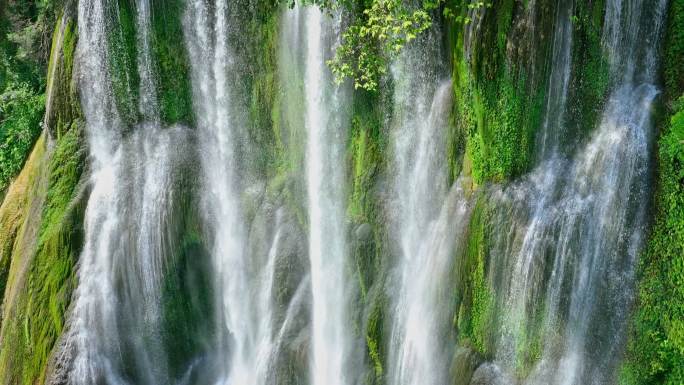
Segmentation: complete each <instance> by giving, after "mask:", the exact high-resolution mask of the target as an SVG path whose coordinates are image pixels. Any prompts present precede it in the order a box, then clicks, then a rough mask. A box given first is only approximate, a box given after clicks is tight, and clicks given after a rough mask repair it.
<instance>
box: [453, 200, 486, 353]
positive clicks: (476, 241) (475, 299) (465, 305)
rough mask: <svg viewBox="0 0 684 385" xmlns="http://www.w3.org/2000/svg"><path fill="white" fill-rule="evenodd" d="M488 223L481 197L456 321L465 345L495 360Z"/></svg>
mask: <svg viewBox="0 0 684 385" xmlns="http://www.w3.org/2000/svg"><path fill="white" fill-rule="evenodd" d="M487 223H488V221H487V206H486V200H485V198H483V197H480V198H479V199H478V201H477V203H476V205H475V208H474V209H473V213H472V215H471V219H470V224H469V226H468V240H467V244H466V249H465V252H464V255H463V257H462V258H463V261H462V262H461V268H460V270H459V271H458V272H457V274H458V276H459V279H458V280H459V282H460V284H459V285H458V288H457V293H456V298H457V302H458V309H459V310H458V313H457V314H456V318H455V320H454V321H455V325H456V328H457V329H458V338H459V341H460V343H461V344H466V345H470V346H471V347H472V348H473V349H475V350H476V351H477V352H478V353H480V354H481V355H482V356H484V357H491V354H492V341H491V339H492V330H493V320H494V317H493V310H494V292H493V289H492V288H491V286H490V285H489V283H488V282H487V266H486V264H487V252H488V251H487V250H488V248H487Z"/></svg>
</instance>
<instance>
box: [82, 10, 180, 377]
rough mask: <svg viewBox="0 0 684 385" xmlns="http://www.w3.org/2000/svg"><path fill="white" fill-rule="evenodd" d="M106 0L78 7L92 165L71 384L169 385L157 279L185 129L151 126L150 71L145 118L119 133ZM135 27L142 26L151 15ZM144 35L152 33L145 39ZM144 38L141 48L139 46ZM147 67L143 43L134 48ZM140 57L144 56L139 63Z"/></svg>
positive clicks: (144, 74) (143, 73)
mask: <svg viewBox="0 0 684 385" xmlns="http://www.w3.org/2000/svg"><path fill="white" fill-rule="evenodd" d="M110 6H111V4H107V3H106V2H105V1H99V0H98V1H93V2H80V3H79V19H78V20H79V31H80V38H79V43H78V56H77V60H79V64H80V68H81V71H80V78H79V79H78V80H79V86H80V88H81V93H82V97H83V98H82V101H83V103H82V107H83V111H84V114H85V118H86V124H87V127H86V132H87V137H88V146H89V151H90V159H91V162H92V176H91V183H92V186H93V190H92V193H91V195H90V198H89V200H88V205H87V209H86V218H85V232H86V237H85V245H84V249H83V252H82V255H81V259H80V261H81V262H80V263H81V265H80V269H79V287H78V289H77V291H76V300H75V307H74V315H73V324H72V328H71V331H70V333H71V334H72V335H73V341H74V345H75V349H76V353H75V354H76V356H75V359H74V364H73V370H72V373H71V378H70V382H71V383H74V384H92V383H102V382H104V383H112V384H126V383H129V382H141V383H147V384H166V383H169V382H170V381H171V380H170V378H169V368H168V367H167V357H166V352H165V350H164V347H163V344H162V342H161V341H162V340H163V339H162V338H161V335H160V333H159V325H160V324H161V320H162V309H161V303H160V299H161V283H162V281H161V274H162V269H163V266H164V264H165V259H166V257H167V256H169V255H170V250H169V249H168V248H169V245H168V242H167V240H168V239H172V238H173V237H174V234H173V232H172V230H171V228H172V227H171V226H170V219H169V218H171V217H172V216H173V207H174V206H175V200H176V199H177V198H176V196H175V191H176V188H175V187H174V186H175V185H176V183H177V181H176V177H177V175H176V170H180V169H182V164H183V157H182V156H183V155H182V154H184V153H187V149H186V148H184V145H185V143H186V142H187V132H186V131H185V130H183V129H181V128H172V129H166V130H163V129H162V128H161V127H159V125H158V124H157V123H155V122H156V121H158V119H157V118H155V117H154V115H155V114H156V103H155V102H154V100H155V97H154V85H153V82H152V80H151V79H152V74H151V73H147V72H146V71H148V70H149V66H146V65H142V66H140V67H139V68H138V69H139V71H140V72H141V73H140V74H139V75H140V77H141V79H148V80H146V81H143V82H141V84H140V87H141V89H140V95H141V97H142V98H145V99H146V100H147V101H148V102H149V103H150V104H149V105H148V106H146V107H145V108H146V109H145V110H144V111H140V113H141V115H143V116H144V117H145V118H147V119H149V120H150V121H148V122H143V123H141V124H139V125H138V126H136V127H134V128H133V131H132V132H131V133H130V134H128V135H124V130H123V127H124V126H123V124H122V122H121V120H120V119H119V116H118V113H117V110H116V107H115V105H116V104H115V103H114V100H113V97H112V95H111V93H110V91H109V90H110V79H109V75H108V66H107V64H108V55H109V52H108V45H107V38H106V33H108V31H109V26H108V22H107V20H108V15H107V13H106V11H105V10H106V9H108V8H107V7H110ZM138 9H139V10H140V11H141V12H142V13H141V14H140V15H139V17H138V19H137V21H138V24H137V28H138V29H139V30H141V31H143V30H146V29H148V28H149V20H147V19H146V18H148V17H149V12H147V13H145V11H144V9H145V5H143V4H138ZM142 34H143V36H147V35H148V34H149V31H144V32H142ZM145 40H147V42H146V41H145ZM138 44H139V45H138V51H139V52H140V53H141V56H143V57H145V56H146V57H147V58H148V59H147V60H149V55H150V53H149V39H147V38H143V39H141V40H139V41H138ZM144 60H145V59H143V61H144Z"/></svg>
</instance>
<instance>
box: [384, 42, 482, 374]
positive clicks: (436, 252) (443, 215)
mask: <svg viewBox="0 0 684 385" xmlns="http://www.w3.org/2000/svg"><path fill="white" fill-rule="evenodd" d="M440 55H441V53H440V50H439V43H438V40H437V38H436V32H435V31H430V33H429V34H428V35H427V36H425V37H423V38H421V40H420V41H418V42H416V44H411V45H410V46H409V47H406V52H405V53H403V54H402V57H401V58H399V60H398V62H397V63H395V64H394V66H393V68H392V73H393V79H394V81H395V83H396V84H395V91H394V106H395V113H394V116H393V119H392V127H393V133H392V140H393V146H394V148H393V151H394V158H395V159H394V163H393V167H394V168H395V172H394V175H396V176H395V180H394V204H393V206H392V215H393V221H394V223H393V224H392V228H393V229H394V235H393V237H394V238H395V239H396V243H397V245H398V250H397V251H396V253H397V255H398V261H397V266H396V269H395V270H396V271H395V276H394V277H393V278H392V279H393V280H395V282H394V283H393V285H392V286H391V287H392V293H390V295H391V296H392V297H393V298H394V301H393V309H392V312H391V313H392V317H393V320H392V330H391V337H390V346H389V349H390V351H389V359H390V361H389V378H388V379H389V383H391V384H395V385H400V384H426V383H427V384H441V383H446V381H447V378H448V377H447V375H448V371H447V369H448V363H447V362H446V360H445V359H444V357H445V356H447V355H448V354H449V350H450V349H451V347H452V346H453V345H454V341H453V340H452V339H451V338H449V335H450V333H449V324H450V322H449V319H450V317H451V310H452V309H450V308H449V303H450V300H449V299H448V294H449V293H450V290H449V288H450V287H453V286H451V285H452V284H453V282H451V278H452V277H450V272H451V271H452V270H451V267H452V264H453V263H454V259H453V253H454V248H455V247H456V243H457V240H458V239H459V238H460V237H462V236H463V235H464V233H465V231H464V230H465V225H464V223H467V214H468V213H469V210H468V209H467V207H468V204H467V201H466V198H465V194H464V192H463V191H462V190H461V187H460V184H461V183H460V181H459V182H457V183H456V184H455V185H454V187H453V188H452V192H451V194H449V195H448V196H447V192H448V186H447V185H446V182H447V170H446V167H445V162H444V161H443V159H444V158H445V157H446V156H445V155H446V145H445V142H446V127H447V118H448V116H449V111H450V108H451V100H452V94H453V90H452V88H451V81H450V80H446V81H439V75H438V73H439V67H438V65H437V60H438V59H439V58H440Z"/></svg>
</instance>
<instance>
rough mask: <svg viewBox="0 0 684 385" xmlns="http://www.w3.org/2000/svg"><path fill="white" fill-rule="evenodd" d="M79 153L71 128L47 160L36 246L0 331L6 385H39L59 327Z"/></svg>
mask: <svg viewBox="0 0 684 385" xmlns="http://www.w3.org/2000/svg"><path fill="white" fill-rule="evenodd" d="M82 148H83V145H82V143H81V138H80V130H79V129H78V128H75V127H74V128H73V129H71V130H69V131H67V133H65V135H64V136H63V137H62V138H61V139H60V140H59V141H58V142H57V144H56V148H55V150H54V152H53V153H52V154H51V155H50V161H49V164H48V188H47V195H46V199H45V204H44V206H43V209H42V215H41V220H40V229H39V231H38V245H37V248H36V252H35V255H34V256H33V258H32V259H31V260H30V261H29V262H28V263H29V264H28V265H27V266H28V269H29V270H28V272H27V276H26V279H25V281H24V282H23V288H20V289H18V291H17V293H18V294H17V297H16V298H15V302H14V306H13V309H14V311H13V312H12V313H10V318H8V319H7V320H6V323H5V324H4V325H3V336H2V337H3V341H4V342H5V343H7V346H12V349H11V350H10V349H3V350H2V352H1V353H0V362H1V363H2V365H3V366H2V367H1V368H0V372H2V375H3V378H5V379H11V380H10V382H11V383H25V384H29V383H30V384H32V383H43V382H44V380H45V378H44V377H45V368H46V364H47V361H48V358H49V356H50V353H51V351H52V348H53V346H54V344H55V342H56V341H57V338H58V337H59V335H60V334H61V332H62V330H63V327H64V322H65V312H66V309H67V307H68V305H69V302H70V300H71V293H72V291H73V289H74V287H75V263H76V260H77V258H78V254H79V252H80V247H81V244H82V237H83V235H82V222H83V212H84V204H83V202H82V201H81V200H77V199H76V198H77V194H76V186H77V185H78V181H79V180H80V177H81V173H82V165H83V163H84V160H85V159H84V152H83V149H82ZM10 352H11V353H10Z"/></svg>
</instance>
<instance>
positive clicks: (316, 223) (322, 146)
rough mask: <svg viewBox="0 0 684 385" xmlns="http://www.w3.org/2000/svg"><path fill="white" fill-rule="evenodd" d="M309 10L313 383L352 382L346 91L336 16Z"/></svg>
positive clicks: (338, 384) (307, 75)
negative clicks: (338, 82)
mask: <svg viewBox="0 0 684 385" xmlns="http://www.w3.org/2000/svg"><path fill="white" fill-rule="evenodd" d="M305 12H306V13H305V20H306V64H305V66H306V68H305V75H304V77H305V79H304V86H305V99H306V100H305V101H306V118H305V126H306V132H307V144H306V156H305V161H306V183H307V197H308V209H309V261H310V263H311V293H312V299H313V300H312V321H311V322H312V324H311V329H312V336H311V339H312V341H311V344H312V347H311V353H310V354H311V384H312V385H343V384H348V383H350V378H349V377H350V376H349V374H348V370H349V368H348V367H347V366H346V364H347V360H348V354H349V352H350V348H351V346H350V344H351V343H350V335H351V334H350V333H351V331H350V325H349V324H350V321H351V319H350V317H349V308H348V306H349V303H348V302H349V297H348V288H347V285H348V282H349V280H350V278H349V277H348V276H347V274H345V269H346V267H345V264H346V258H347V254H348V253H347V245H346V229H345V204H344V202H345V191H344V180H345V167H344V164H345V139H346V135H345V134H344V132H345V130H346V129H347V127H346V124H345V123H344V121H343V119H344V113H343V108H344V107H343V106H344V103H345V99H344V95H343V90H341V89H332V87H333V84H332V77H331V75H330V73H329V70H328V69H327V67H326V64H325V60H326V58H327V57H329V55H330V54H329V52H330V49H331V46H330V44H331V43H330V42H329V41H328V39H330V37H329V34H330V30H331V29H332V27H333V25H332V23H333V20H330V18H328V17H326V16H324V15H323V12H322V11H321V10H320V9H319V8H318V7H315V6H312V7H308V8H307V9H306V10H305ZM334 22H336V23H339V21H334ZM333 38H334V36H333ZM341 106H342V108H340V107H341Z"/></svg>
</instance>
